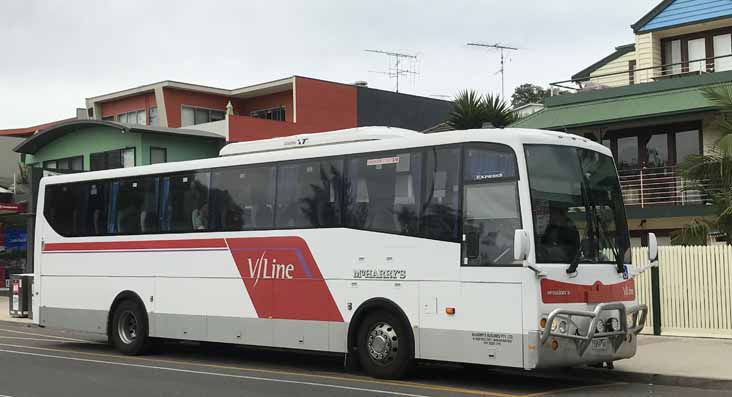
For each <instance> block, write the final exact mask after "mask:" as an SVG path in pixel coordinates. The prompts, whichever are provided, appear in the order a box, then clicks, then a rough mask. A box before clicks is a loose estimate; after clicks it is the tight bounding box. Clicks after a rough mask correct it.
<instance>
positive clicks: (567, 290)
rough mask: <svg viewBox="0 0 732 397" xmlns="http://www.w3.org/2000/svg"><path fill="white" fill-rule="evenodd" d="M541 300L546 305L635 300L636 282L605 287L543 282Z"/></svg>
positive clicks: (545, 280) (596, 283)
mask: <svg viewBox="0 0 732 397" xmlns="http://www.w3.org/2000/svg"><path fill="white" fill-rule="evenodd" d="M541 300H542V302H544V303H601V302H617V301H633V300H635V281H634V280H633V279H630V280H625V281H623V282H621V283H617V284H610V285H605V284H603V283H601V282H599V281H597V282H595V283H594V284H590V285H587V284H572V283H565V282H561V281H556V280H550V279H546V278H545V279H543V280H541Z"/></svg>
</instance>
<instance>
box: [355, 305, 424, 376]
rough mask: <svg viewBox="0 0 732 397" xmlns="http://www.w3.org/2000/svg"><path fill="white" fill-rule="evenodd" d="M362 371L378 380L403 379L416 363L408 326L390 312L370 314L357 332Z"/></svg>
mask: <svg viewBox="0 0 732 397" xmlns="http://www.w3.org/2000/svg"><path fill="white" fill-rule="evenodd" d="M357 338H358V344H357V346H358V358H359V362H360V363H361V367H362V368H363V369H364V370H365V371H366V373H367V374H369V375H371V376H373V377H375V378H384V379H398V378H403V377H404V376H405V375H406V374H407V372H408V370H409V369H410V367H411V365H412V361H413V357H412V353H411V352H412V349H411V348H410V344H411V343H413V342H412V341H411V338H410V334H409V330H408V329H407V325H405V324H404V323H403V321H401V319H399V317H397V316H396V315H394V314H392V313H391V312H388V311H377V312H374V313H371V314H368V315H367V316H366V318H365V319H364V320H363V321H362V322H361V324H360V326H359V329H358V336H357Z"/></svg>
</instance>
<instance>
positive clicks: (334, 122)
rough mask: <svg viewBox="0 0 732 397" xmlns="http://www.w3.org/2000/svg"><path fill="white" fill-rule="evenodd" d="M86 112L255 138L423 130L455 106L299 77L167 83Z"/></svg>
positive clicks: (107, 99)
mask: <svg viewBox="0 0 732 397" xmlns="http://www.w3.org/2000/svg"><path fill="white" fill-rule="evenodd" d="M86 107H87V108H88V114H89V118H91V119H96V120H108V121H118V122H121V123H127V124H141V125H148V126H159V127H165V128H181V127H183V128H190V129H203V130H207V131H214V132H218V133H220V134H221V135H223V136H224V137H225V138H226V139H227V141H248V140H257V139H264V138H273V137H280V136H288V135H295V134H300V133H311V132H323V131H332V130H338V129H346V128H353V127H365V126H376V125H379V126H390V127H401V128H408V129H413V130H418V131H419V130H423V129H426V128H429V127H431V126H433V125H435V124H437V123H439V122H441V121H444V120H445V119H447V115H448V113H449V112H450V110H451V109H452V102H449V101H444V100H439V99H434V98H427V97H420V96H414V95H408V94H403V93H395V92H391V91H383V90H378V89H374V88H370V87H368V86H367V85H366V84H365V83H364V82H358V83H356V84H342V83H336V82H331V81H324V80H318V79H313V78H308V77H302V76H291V77H287V78H284V79H280V80H275V81H270V82H266V83H260V84H255V85H251V86H246V87H241V88H235V89H225V88H215V87H208V86H202V85H197V84H190V83H182V82H177V81H169V80H167V81H161V82H158V83H153V84H147V85H144V86H140V87H135V88H130V89H126V90H122V91H118V92H114V93H110V94H105V95H100V96H96V97H92V98H88V99H87V100H86ZM227 113H228V117H226V116H227Z"/></svg>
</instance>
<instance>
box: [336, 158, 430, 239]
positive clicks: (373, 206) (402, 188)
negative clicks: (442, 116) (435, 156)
mask: <svg viewBox="0 0 732 397" xmlns="http://www.w3.org/2000/svg"><path fill="white" fill-rule="evenodd" d="M348 172H349V175H348V179H347V180H346V182H345V185H346V188H345V191H346V197H345V198H344V200H345V203H346V212H347V216H348V217H347V221H346V224H347V225H348V226H350V227H354V228H357V229H364V230H372V231H377V232H385V233H396V234H403V235H410V236H417V235H419V230H420V213H421V205H422V197H421V192H422V183H421V181H422V176H421V172H422V153H421V151H414V152H404V153H395V154H382V153H375V154H370V155H367V156H366V157H360V158H354V159H351V160H349V171H348Z"/></svg>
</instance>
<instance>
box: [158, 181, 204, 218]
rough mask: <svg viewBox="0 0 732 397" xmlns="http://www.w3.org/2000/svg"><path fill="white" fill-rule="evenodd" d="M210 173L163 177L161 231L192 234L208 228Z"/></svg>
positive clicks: (161, 185) (161, 186) (161, 187)
mask: <svg viewBox="0 0 732 397" xmlns="http://www.w3.org/2000/svg"><path fill="white" fill-rule="evenodd" d="M209 179H210V174H209V173H208V172H196V173H187V174H176V175H170V176H165V177H162V178H161V183H160V197H161V199H160V200H161V206H160V230H162V231H165V232H190V231H196V230H207V229H208V228H209V222H208V220H209V211H208V192H209Z"/></svg>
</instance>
